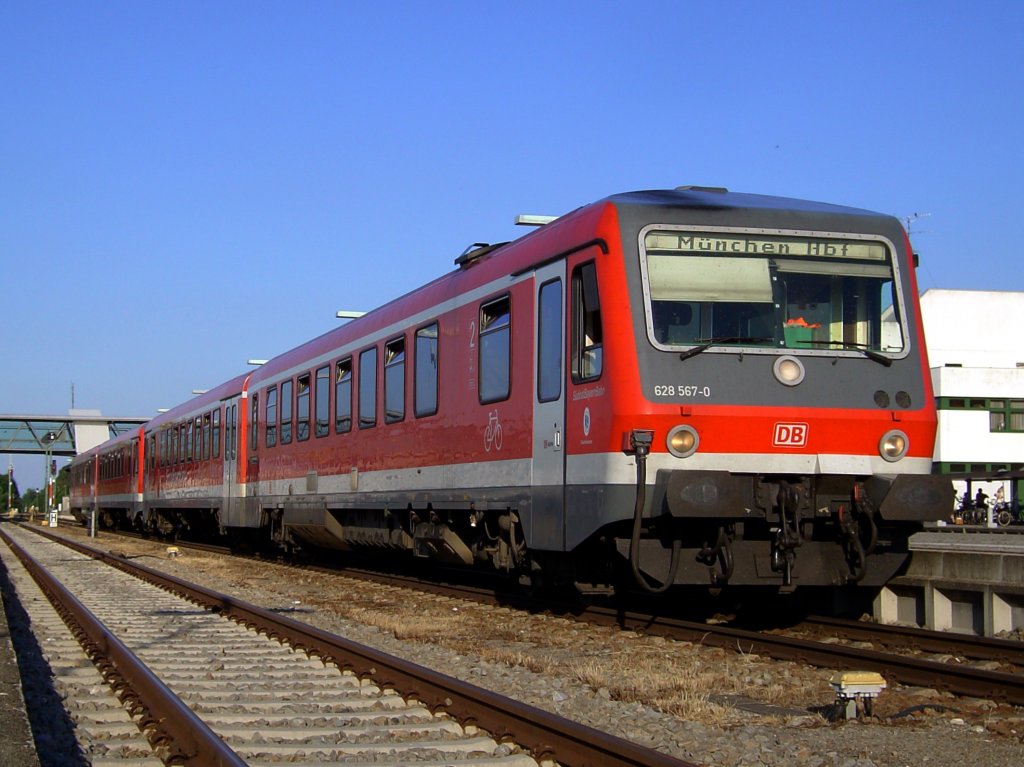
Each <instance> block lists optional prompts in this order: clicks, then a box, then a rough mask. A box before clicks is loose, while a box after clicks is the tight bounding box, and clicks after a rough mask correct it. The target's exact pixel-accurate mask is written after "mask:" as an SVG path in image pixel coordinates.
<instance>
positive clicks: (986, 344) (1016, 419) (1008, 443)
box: [921, 289, 1024, 502]
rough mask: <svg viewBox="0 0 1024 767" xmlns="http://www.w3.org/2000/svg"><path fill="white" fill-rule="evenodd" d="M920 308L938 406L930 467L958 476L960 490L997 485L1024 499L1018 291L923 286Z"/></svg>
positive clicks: (1023, 343) (1022, 323)
mask: <svg viewBox="0 0 1024 767" xmlns="http://www.w3.org/2000/svg"><path fill="white" fill-rule="evenodd" d="M921 312H922V314H923V316H924V328H925V335H926V340H927V344H928V360H929V364H930V365H931V372H932V386H933V387H934V389H935V399H936V403H937V405H938V409H939V434H938V439H937V441H936V444H935V458H934V460H935V464H936V470H937V471H939V472H941V473H943V474H950V475H953V476H954V477H959V478H960V479H959V480H957V481H956V483H955V484H956V486H957V492H958V493H959V494H960V495H963V493H964V492H965V491H966V490H968V488H970V489H971V491H972V492H974V491H976V490H977V489H978V488H979V487H980V488H982V489H983V490H984V491H985V492H986V493H987V494H988V495H989V496H990V499H991V498H995V496H996V493H997V491H998V490H999V488H1002V492H1003V494H1004V495H1005V497H1006V499H1007V500H1009V499H1010V497H1011V491H1012V490H1014V489H1015V490H1016V491H1017V492H1016V493H1014V494H1013V497H1015V498H1022V499H1024V479H1021V477H1022V476H1024V293H1016V292H1008V291H1007V292H1001V291H977V290H935V289H932V290H926V291H925V292H924V293H923V294H922V295H921ZM1000 474H1004V475H1011V474H1012V475H1015V476H1014V477H1013V478H1008V479H1000V478H999V475H1000ZM969 482H970V484H968V483H969ZM1012 482H1016V484H1017V487H1016V488H1013V487H1012V485H1011V483H1012ZM990 502H991V500H990Z"/></svg>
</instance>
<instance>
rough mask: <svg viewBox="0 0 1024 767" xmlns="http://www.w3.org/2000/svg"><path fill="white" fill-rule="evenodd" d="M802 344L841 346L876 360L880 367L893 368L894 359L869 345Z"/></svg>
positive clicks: (823, 342)
mask: <svg viewBox="0 0 1024 767" xmlns="http://www.w3.org/2000/svg"><path fill="white" fill-rule="evenodd" d="M799 343H801V344H810V345H812V346H841V347H842V348H844V349H852V350H854V351H858V352H860V353H861V354H863V355H864V356H865V357H867V358H868V359H869V360H874V361H875V362H877V363H878V364H879V365H885V366H886V367H891V366H892V359H890V358H889V357H886V356H885V355H884V354H879V353H878V352H876V351H874V350H873V349H869V348H868V345H867V344H857V343H854V342H853V341H809V340H808V341H800V342H799Z"/></svg>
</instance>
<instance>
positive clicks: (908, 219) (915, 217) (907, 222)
mask: <svg viewBox="0 0 1024 767" xmlns="http://www.w3.org/2000/svg"><path fill="white" fill-rule="evenodd" d="M930 215H931V213H911V214H910V215H909V216H904V217H903V218H901V219H900V221H902V222H903V228H904V229H906V230H907V236H908V237H909V236H910V227H911V224H913V223H914V222H915V221H920V220H921V219H922V218H928V216H930ZM918 234H923V232H918Z"/></svg>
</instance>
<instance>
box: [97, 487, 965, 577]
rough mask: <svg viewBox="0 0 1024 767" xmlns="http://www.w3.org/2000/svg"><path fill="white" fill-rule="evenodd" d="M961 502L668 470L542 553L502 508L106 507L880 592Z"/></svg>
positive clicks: (467, 557)
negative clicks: (930, 526)
mask: <svg viewBox="0 0 1024 767" xmlns="http://www.w3.org/2000/svg"><path fill="white" fill-rule="evenodd" d="M951 493H952V490H951V488H950V487H949V483H948V481H946V480H942V479H941V478H940V477H935V476H930V475H915V476H907V475H902V476H898V477H896V476H893V477H877V476H876V477H853V476H841V475H833V476H828V475H817V476H795V475H786V476H772V475H739V474H731V473H728V472H713V471H685V472H684V471H665V470H662V471H658V472H657V476H656V478H655V482H654V483H653V485H650V486H648V485H647V483H646V481H643V482H638V485H637V487H636V488H632V489H631V488H628V487H620V488H615V489H614V490H609V491H608V492H607V493H599V494H598V495H599V496H602V497H603V498H604V505H605V506H606V508H605V510H604V511H603V512H602V513H601V514H600V515H598V516H600V517H601V518H602V519H603V520H605V521H604V522H603V523H602V524H599V525H597V526H596V527H595V529H594V531H593V532H592V533H591V534H590V535H589V536H588V537H587V538H586V539H585V540H583V541H582V542H581V543H580V544H579V545H577V546H575V547H574V548H573V549H572V551H569V552H563V551H551V550H543V549H538V548H534V549H531V548H530V547H529V546H528V545H527V541H528V540H529V535H528V533H527V531H526V530H525V529H524V523H523V519H521V518H520V513H519V509H518V508H516V507H514V506H512V505H505V506H502V505H501V504H497V503H494V502H490V503H486V504H481V505H482V506H484V507H485V508H476V507H475V506H474V505H473V504H469V505H468V507H467V506H466V505H461V506H459V507H457V508H435V507H434V506H433V505H432V504H429V503H428V504H425V505H423V506H421V507H420V508H415V507H414V505H413V504H411V503H407V504H406V505H405V507H404V508H395V507H392V506H391V505H389V504H387V503H385V502H380V503H378V504H377V505H376V506H374V507H369V508H331V507H330V505H329V504H326V503H325V502H324V501H323V500H314V499H310V500H309V501H306V502H301V501H297V500H296V499H294V498H293V499H289V500H288V501H282V502H281V503H280V504H261V505H259V506H256V507H252V510H253V513H252V515H251V516H250V521H249V524H250V525H251V526H250V527H226V526H225V525H224V520H223V519H222V517H221V514H220V511H219V509H217V508H195V507H191V506H190V507H180V508H173V507H170V508H165V507H161V508H156V507H147V508H145V509H142V508H141V507H140V508H138V509H136V510H133V509H131V508H120V509H118V508H110V509H101V511H100V524H101V526H103V527H120V528H134V529H136V530H140V531H143V532H147V533H150V534H153V535H158V536H162V537H166V538H172V539H173V538H177V537H179V536H180V537H183V538H190V539H203V540H210V539H215V538H218V537H220V538H223V537H224V536H226V535H228V536H229V538H230V540H231V541H232V542H234V543H237V542H238V541H244V542H245V544H246V545H251V546H263V547H266V546H270V547H273V548H276V549H279V550H285V551H292V552H296V551H303V550H306V551H318V552H330V551H362V552H369V553H373V552H378V553H380V554H381V556H382V558H387V557H388V556H401V555H405V556H409V557H411V558H413V559H421V560H429V561H433V562H437V563H440V564H443V565H445V566H469V567H472V566H476V567H483V568H486V569H488V570H490V571H492V572H497V573H500V574H503V575H506V576H509V577H510V578H514V579H517V580H519V581H521V582H523V583H530V584H534V585H536V584H539V583H543V584H545V585H556V586H559V587H564V586H567V585H575V586H577V587H579V588H581V589H582V590H601V589H606V588H623V587H625V588H641V589H643V590H645V591H651V592H657V591H664V590H667V589H668V588H669V587H671V586H700V587H705V588H710V589H713V590H714V589H722V588H724V587H727V586H730V587H774V588H777V589H780V590H792V589H795V588H798V587H805V586H808V587H811V586H813V587H822V586H825V587H836V586H847V585H854V584H857V585H860V586H863V587H869V588H877V587H880V586H882V585H884V584H885V583H886V582H887V581H888V580H889V579H891V578H892V577H893V576H894V575H897V574H898V573H899V572H900V570H901V568H903V567H904V566H905V564H906V562H907V559H908V539H909V536H910V535H912V534H913V533H914V532H916V531H918V530H920V529H921V523H922V521H924V520H927V519H938V518H941V517H942V516H943V514H944V513H945V511H944V510H945V509H946V508H947V507H948V506H949V504H950V501H951V497H952V495H951ZM648 494H650V500H649V501H648V499H647V495H648ZM251 500H252V499H250V501H251ZM629 505H633V506H634V508H633V516H632V518H629V517H628V516H626V512H627V511H628V509H627V508H626V507H628V506H629ZM638 509H639V512H638V511H637V510H638Z"/></svg>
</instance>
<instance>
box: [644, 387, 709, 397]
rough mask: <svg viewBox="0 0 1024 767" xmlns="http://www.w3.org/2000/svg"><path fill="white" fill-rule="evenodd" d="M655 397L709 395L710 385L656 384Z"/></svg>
mask: <svg viewBox="0 0 1024 767" xmlns="http://www.w3.org/2000/svg"><path fill="white" fill-rule="evenodd" d="M654 396H655V397H705V398H706V397H710V396H711V387H710V386H697V385H694V386H675V385H673V384H667V385H656V386H655V387H654Z"/></svg>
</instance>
